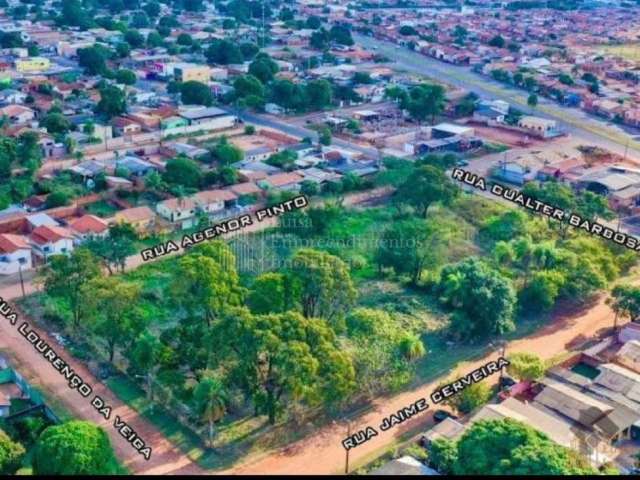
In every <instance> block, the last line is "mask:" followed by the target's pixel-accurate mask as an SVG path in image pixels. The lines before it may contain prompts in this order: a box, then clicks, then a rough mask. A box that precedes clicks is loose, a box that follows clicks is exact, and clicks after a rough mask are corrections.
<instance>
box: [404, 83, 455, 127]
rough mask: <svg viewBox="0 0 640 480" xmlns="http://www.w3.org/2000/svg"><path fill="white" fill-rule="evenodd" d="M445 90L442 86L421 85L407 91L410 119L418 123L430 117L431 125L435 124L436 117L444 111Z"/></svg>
mask: <svg viewBox="0 0 640 480" xmlns="http://www.w3.org/2000/svg"><path fill="white" fill-rule="evenodd" d="M445 93H446V91H445V89H444V87H443V86H442V85H432V84H427V83H423V84H421V85H417V86H415V87H412V88H411V89H410V90H409V102H408V105H407V107H406V108H407V110H408V111H409V114H410V115H411V117H413V118H415V119H416V120H418V121H423V120H426V119H427V118H428V117H431V123H434V122H435V117H436V115H439V114H440V113H442V111H443V110H444V105H445Z"/></svg>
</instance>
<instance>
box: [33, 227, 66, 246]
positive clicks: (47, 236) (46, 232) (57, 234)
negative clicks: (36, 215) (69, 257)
mask: <svg viewBox="0 0 640 480" xmlns="http://www.w3.org/2000/svg"><path fill="white" fill-rule="evenodd" d="M63 238H68V239H72V238H73V235H72V234H71V232H69V230H67V229H66V228H63V227H47V226H44V225H43V226H41V227H38V228H36V229H35V230H34V231H33V232H31V239H32V240H33V241H34V242H36V243H37V244H39V245H46V244H47V243H53V242H57V241H59V240H62V239H63Z"/></svg>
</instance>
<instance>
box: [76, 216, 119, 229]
mask: <svg viewBox="0 0 640 480" xmlns="http://www.w3.org/2000/svg"><path fill="white" fill-rule="evenodd" d="M69 227H71V229H72V230H75V231H76V232H78V233H102V232H104V231H105V230H107V229H108V228H109V226H108V225H107V222H105V221H104V220H102V219H101V218H98V217H96V216H95V215H84V216H82V217H80V218H78V219H76V220H74V221H73V222H71V223H70V224H69Z"/></svg>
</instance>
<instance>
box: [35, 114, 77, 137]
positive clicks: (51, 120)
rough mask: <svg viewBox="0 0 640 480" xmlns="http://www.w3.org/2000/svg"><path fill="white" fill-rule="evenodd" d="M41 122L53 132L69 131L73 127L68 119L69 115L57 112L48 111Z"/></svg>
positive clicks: (48, 130)
mask: <svg viewBox="0 0 640 480" xmlns="http://www.w3.org/2000/svg"><path fill="white" fill-rule="evenodd" d="M41 124H42V126H43V127H44V128H46V129H47V132H49V133H51V134H58V133H67V132H68V131H69V129H70V128H71V122H69V120H67V117H65V116H64V115H63V114H62V113H57V112H53V113H48V114H47V115H46V116H45V117H44V118H43V119H42V121H41Z"/></svg>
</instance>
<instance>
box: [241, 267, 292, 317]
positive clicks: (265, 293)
mask: <svg viewBox="0 0 640 480" xmlns="http://www.w3.org/2000/svg"><path fill="white" fill-rule="evenodd" d="M286 282H287V279H286V276H285V275H284V274H282V273H278V272H267V273H263V274H262V275H260V276H258V277H257V278H256V279H255V281H254V282H253V285H252V286H251V289H250V291H249V295H248V297H247V305H248V306H249V308H250V309H251V311H252V312H253V313H256V314H267V313H282V312H284V311H285V308H286V307H287V303H288V302H287V296H286Z"/></svg>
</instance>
